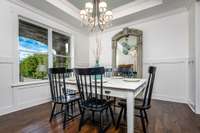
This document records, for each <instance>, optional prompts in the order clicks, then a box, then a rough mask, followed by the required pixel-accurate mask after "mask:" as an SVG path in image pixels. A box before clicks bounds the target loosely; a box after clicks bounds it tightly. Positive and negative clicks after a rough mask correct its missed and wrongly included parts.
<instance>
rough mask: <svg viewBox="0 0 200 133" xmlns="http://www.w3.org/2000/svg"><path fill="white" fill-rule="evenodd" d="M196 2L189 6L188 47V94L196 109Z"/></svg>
mask: <svg viewBox="0 0 200 133" xmlns="http://www.w3.org/2000/svg"><path fill="white" fill-rule="evenodd" d="M195 53H196V52H195V3H192V5H191V6H190V8H189V47H188V57H189V58H188V88H189V90H188V96H189V101H188V102H189V105H190V107H191V108H192V109H193V110H194V111H195V106H196V105H195V104H196V100H195V87H196V85H195V76H196V70H195Z"/></svg>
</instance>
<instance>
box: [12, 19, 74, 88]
mask: <svg viewBox="0 0 200 133" xmlns="http://www.w3.org/2000/svg"><path fill="white" fill-rule="evenodd" d="M19 20H22V21H25V22H28V23H31V24H34V25H37V26H40V27H42V28H46V29H47V30H48V53H47V55H48V68H52V67H53V56H58V55H53V53H52V46H53V40H52V39H53V37H52V33H53V31H54V32H57V33H60V34H63V35H66V36H68V37H69V38H70V43H69V44H70V46H69V48H70V55H67V56H64V57H65V58H67V57H70V59H71V60H70V61H71V63H70V67H71V68H73V67H74V40H73V39H74V36H73V35H72V34H71V33H69V32H67V31H64V30H59V29H57V28H55V27H51V26H47V25H45V24H42V23H40V22H37V21H35V20H32V19H29V18H25V17H23V16H21V15H17V23H16V22H15V23H14V25H16V29H15V31H17V32H15V35H14V36H16V37H18V36H19V30H18V29H19ZM16 45H17V46H15V48H16V49H17V50H16V49H15V51H17V52H15V56H16V62H15V66H14V74H13V75H14V78H13V80H14V84H15V85H17V84H23V83H24V84H25V85H26V84H27V85H28V84H29V83H30V84H31V83H32V82H34V83H37V82H38V83H41V81H45V80H38V81H30V82H29V81H28V82H20V79H19V74H20V65H19V64H20V61H19V55H20V53H19V52H20V49H19V45H20V43H19V40H18V39H17V42H16ZM16 76H17V77H16Z"/></svg>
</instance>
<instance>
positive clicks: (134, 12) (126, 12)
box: [21, 0, 192, 29]
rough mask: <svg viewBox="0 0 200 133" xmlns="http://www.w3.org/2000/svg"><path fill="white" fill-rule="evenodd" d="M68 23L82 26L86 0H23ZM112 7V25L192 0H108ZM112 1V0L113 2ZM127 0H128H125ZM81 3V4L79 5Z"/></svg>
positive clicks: (183, 4) (167, 9)
mask: <svg viewBox="0 0 200 133" xmlns="http://www.w3.org/2000/svg"><path fill="white" fill-rule="evenodd" d="M21 1H23V2H24V3H26V4H29V5H31V6H33V7H35V8H38V9H40V10H42V11H43V12H45V13H48V14H49V15H51V16H53V17H56V18H58V19H60V20H62V21H64V22H67V23H68V24H70V25H72V26H74V27H76V28H79V29H80V28H82V27H81V22H80V17H79V11H80V9H79V8H81V7H82V6H83V5H82V4H83V3H82V2H83V1H86V0H21ZM80 1H82V2H80ZM106 1H108V6H109V7H111V8H112V11H113V15H114V20H113V22H112V26H118V25H122V24H125V23H129V22H132V21H137V20H141V19H144V18H147V17H151V16H154V15H158V14H161V13H164V12H168V11H171V10H175V9H179V8H183V7H187V6H188V4H189V3H190V2H189V1H192V0H106ZM111 1H112V2H111ZM125 1H126V2H125ZM79 4H80V5H79Z"/></svg>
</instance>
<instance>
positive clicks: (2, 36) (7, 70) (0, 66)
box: [0, 0, 89, 115]
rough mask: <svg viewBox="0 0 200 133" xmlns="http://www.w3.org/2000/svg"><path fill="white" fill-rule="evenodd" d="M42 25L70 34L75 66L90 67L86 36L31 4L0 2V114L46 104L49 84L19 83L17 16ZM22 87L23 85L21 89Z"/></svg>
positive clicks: (5, 0)
mask: <svg viewBox="0 0 200 133" xmlns="http://www.w3.org/2000/svg"><path fill="white" fill-rule="evenodd" d="M19 15H20V16H23V17H25V18H29V19H31V20H33V21H37V22H39V23H43V24H45V25H46V26H49V27H53V28H56V29H58V30H61V31H64V32H67V33H69V34H70V35H71V36H72V39H73V44H74V46H73V47H74V49H75V50H74V56H75V57H74V59H75V66H81V65H82V66H88V62H89V52H88V50H89V48H88V44H89V40H88V36H87V34H85V33H84V32H82V31H81V30H79V29H76V28H74V27H71V26H69V25H67V22H62V21H60V20H57V19H55V18H53V17H51V16H49V15H48V14H45V13H43V12H41V11H38V10H37V9H34V8H32V7H30V6H28V5H23V4H20V3H18V4H16V3H15V4H14V3H11V2H9V1H8V0H1V1H0V18H1V21H0V115H2V114H6V113H9V112H12V111H15V110H19V109H22V108H26V107H30V106H33V105H37V104H40V103H43V102H47V101H49V99H50V93H49V85H48V82H40V83H36V84H26V85H23V84H19V83H18V81H17V80H16V79H18V78H17V77H18V72H19V71H18V65H19V64H18V41H17V36H18V16H19ZM19 85H21V86H19Z"/></svg>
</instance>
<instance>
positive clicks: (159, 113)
mask: <svg viewBox="0 0 200 133" xmlns="http://www.w3.org/2000/svg"><path fill="white" fill-rule="evenodd" d="M50 108H51V104H50V103H46V104H42V105H39V106H36V107H32V108H29V109H26V110H22V111H18V112H15V113H11V114H8V115H5V116H1V117H0V133H47V132H49V133H62V132H66V133H77V132H78V125H79V118H77V119H75V120H73V121H71V122H69V123H68V125H67V128H66V129H65V131H63V129H62V119H61V117H60V118H58V119H56V120H53V121H52V123H49V121H48V120H49V114H50ZM148 114H149V119H150V124H149V125H148V132H149V133H200V116H197V115H195V114H194V113H192V111H191V110H190V109H189V107H188V106H187V105H185V104H178V103H171V102H164V101H158V100H153V102H152V108H151V109H150V111H149V112H148ZM107 132H108V133H124V132H126V127H125V126H122V127H120V129H119V130H115V129H114V128H113V127H111V128H110V129H109V130H108V131H107ZM135 132H136V133H140V132H141V133H142V130H141V124H140V120H139V119H138V118H136V119H135ZM81 133H97V129H96V128H95V127H93V126H92V124H90V123H88V124H86V125H85V126H84V127H83V128H82V130H81Z"/></svg>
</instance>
